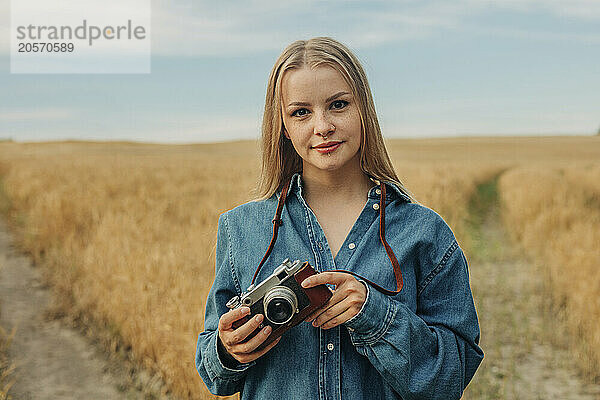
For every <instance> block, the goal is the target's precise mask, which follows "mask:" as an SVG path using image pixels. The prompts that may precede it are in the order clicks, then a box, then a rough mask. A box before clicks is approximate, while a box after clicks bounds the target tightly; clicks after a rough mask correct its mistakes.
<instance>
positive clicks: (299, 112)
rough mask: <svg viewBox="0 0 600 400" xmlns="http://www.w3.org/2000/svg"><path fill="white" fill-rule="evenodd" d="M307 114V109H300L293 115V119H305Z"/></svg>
mask: <svg viewBox="0 0 600 400" xmlns="http://www.w3.org/2000/svg"><path fill="white" fill-rule="evenodd" d="M307 112H308V110H307V109H306V108H299V109H297V110H296V111H294V112H293V113H292V117H295V116H298V117H304V116H305V115H306V113H307Z"/></svg>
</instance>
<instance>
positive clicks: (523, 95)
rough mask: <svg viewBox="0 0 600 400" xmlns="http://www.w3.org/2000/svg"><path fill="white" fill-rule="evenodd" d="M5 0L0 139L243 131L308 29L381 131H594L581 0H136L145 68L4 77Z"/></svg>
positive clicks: (596, 85)
mask: <svg viewBox="0 0 600 400" xmlns="http://www.w3.org/2000/svg"><path fill="white" fill-rule="evenodd" d="M12 1H19V0H12ZM32 1H40V2H42V1H43V2H44V3H46V4H47V3H48V2H50V1H53V2H56V3H57V4H60V1H59V0H32ZM10 7H11V6H10V0H0V139H3V138H4V139H6V138H12V139H13V140H15V141H47V140H64V139H80V140H132V141H144V142H157V143H202V142H222V141H229V140H239V139H256V138H258V137H259V134H260V125H261V119H262V111H263V108H264V99H265V91H266V83H267V78H268V75H269V72H270V70H271V68H272V66H273V64H274V62H275V60H276V59H277V57H278V56H279V54H280V53H281V51H282V50H283V49H284V48H285V47H286V46H287V45H288V44H290V43H291V42H293V41H295V40H298V39H308V38H311V37H315V36H330V37H333V38H335V39H337V40H339V41H341V42H342V43H344V44H346V45H347V46H348V47H349V48H350V49H351V50H352V51H353V52H354V53H355V54H356V55H357V57H358V58H359V59H360V61H361V62H362V64H363V67H364V68H365V70H366V73H367V76H368V79H369V83H370V85H371V89H372V92H373V96H374V100H375V105H376V109H377V114H378V117H379V121H380V123H381V126H382V132H383V135H384V137H386V138H424V137H452V136H494V135H527V136H532V135H593V134H596V133H597V132H598V131H599V129H600V1H597V0H573V1H568V0H504V1H503V0H497V1H489V0H448V1H427V0H411V1H358V0H350V1H339V0H334V1H312V0H304V1H302V2H284V1H280V0H265V1H243V2H242V1H218V2H217V1H210V2H208V1H192V0H189V1H181V0H169V1H167V0H164V1H163V0H151V18H152V19H151V72H150V73H147V74H91V73H83V74H14V73H10V53H9V50H10V34H11V31H10Z"/></svg>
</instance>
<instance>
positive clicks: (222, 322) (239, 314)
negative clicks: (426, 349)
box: [219, 307, 250, 331]
mask: <svg viewBox="0 0 600 400" xmlns="http://www.w3.org/2000/svg"><path fill="white" fill-rule="evenodd" d="M249 313H250V307H240V308H236V309H234V310H229V311H227V312H226V313H225V314H223V315H221V318H219V330H220V331H227V330H230V329H231V327H232V325H233V323H234V322H235V321H237V320H238V319H242V318H244V317H245V316H246V315H248V314H249Z"/></svg>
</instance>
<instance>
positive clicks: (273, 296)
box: [264, 286, 298, 325]
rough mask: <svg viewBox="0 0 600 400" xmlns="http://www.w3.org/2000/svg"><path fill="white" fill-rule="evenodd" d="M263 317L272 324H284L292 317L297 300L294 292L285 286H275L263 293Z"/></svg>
mask: <svg viewBox="0 0 600 400" xmlns="http://www.w3.org/2000/svg"><path fill="white" fill-rule="evenodd" d="M264 307H265V317H266V318H267V319H268V320H269V321H271V322H272V323H274V324H279V325H281V324H285V323H286V322H288V321H289V320H291V319H292V317H293V316H294V313H295V312H296V309H297V307H298V302H297V300H296V295H295V294H294V292H293V291H292V290H291V289H290V288H288V287H285V286H275V287H274V288H273V289H271V290H269V292H267V294H266V295H265V300H264Z"/></svg>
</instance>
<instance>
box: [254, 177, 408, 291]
mask: <svg viewBox="0 0 600 400" xmlns="http://www.w3.org/2000/svg"><path fill="white" fill-rule="evenodd" d="M290 182H291V179H290V180H289V181H287V182H286V183H285V185H284V186H283V188H282V189H281V195H280V196H279V203H278V204H277V210H276V211H275V217H274V218H273V221H272V222H273V237H272V238H271V243H269V248H268V249H267V252H266V253H265V255H264V257H263V259H262V260H261V262H260V264H258V267H257V268H256V272H254V276H253V277H252V282H251V283H252V284H254V281H255V280H256V277H257V276H258V272H259V271H260V268H261V267H262V265H263V264H264V263H265V261H266V260H267V258H268V257H269V255H270V254H271V251H273V246H274V245H275V241H276V240H277V231H278V230H279V227H280V226H281V225H283V221H282V220H281V211H282V210H283V205H284V204H285V199H286V197H287V192H288V188H289V187H290ZM379 185H380V191H381V193H380V198H379V239H380V240H381V243H382V244H383V247H384V248H385V252H386V253H387V255H388V257H389V259H390V261H391V263H392V267H393V268H394V276H395V277H396V290H388V289H385V288H383V287H381V286H379V285H378V284H376V283H374V282H372V281H370V280H369V279H367V278H364V277H362V276H360V275H358V274H356V273H354V272H352V271H346V270H341V269H334V270H330V271H329V272H344V273H347V274H350V275H353V276H356V277H357V278H360V279H362V280H364V281H366V282H368V283H369V284H370V285H372V286H373V287H374V288H375V289H377V290H379V291H380V292H381V293H383V294H386V295H390V296H394V295H397V294H398V293H400V291H401V290H402V286H403V284H404V283H403V280H402V271H401V269H400V264H399V263H398V260H397V259H396V255H395V254H394V251H393V250H392V248H391V247H390V245H389V244H388V243H387V241H386V240H385V184H384V183H383V182H380V183H379Z"/></svg>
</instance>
